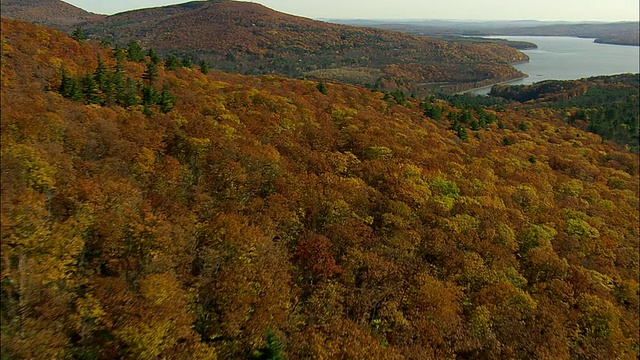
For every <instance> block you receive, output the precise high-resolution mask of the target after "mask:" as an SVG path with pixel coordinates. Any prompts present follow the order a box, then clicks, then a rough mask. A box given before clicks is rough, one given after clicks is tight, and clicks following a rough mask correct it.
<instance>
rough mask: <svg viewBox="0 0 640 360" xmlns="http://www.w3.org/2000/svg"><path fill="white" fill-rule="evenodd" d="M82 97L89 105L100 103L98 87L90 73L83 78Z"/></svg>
mask: <svg viewBox="0 0 640 360" xmlns="http://www.w3.org/2000/svg"><path fill="white" fill-rule="evenodd" d="M82 95H83V97H84V100H85V102H86V103H87V104H99V103H100V96H99V90H98V86H97V85H96V82H95V80H94V79H93V76H92V75H91V73H90V72H87V73H86V74H85V75H84V77H83V78H82Z"/></svg>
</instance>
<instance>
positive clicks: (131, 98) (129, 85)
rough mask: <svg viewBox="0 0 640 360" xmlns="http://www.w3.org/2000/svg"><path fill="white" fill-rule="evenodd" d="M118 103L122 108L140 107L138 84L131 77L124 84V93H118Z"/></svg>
mask: <svg viewBox="0 0 640 360" xmlns="http://www.w3.org/2000/svg"><path fill="white" fill-rule="evenodd" d="M118 101H119V103H120V105H121V106H122V107H125V108H128V107H130V106H135V105H138V96H137V95H136V84H135V82H134V81H133V79H131V78H130V77H127V79H126V81H125V82H124V86H123V90H122V92H118Z"/></svg>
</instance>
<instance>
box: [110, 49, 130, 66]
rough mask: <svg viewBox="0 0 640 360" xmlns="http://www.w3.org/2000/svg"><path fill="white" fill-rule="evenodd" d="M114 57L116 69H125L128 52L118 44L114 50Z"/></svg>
mask: <svg viewBox="0 0 640 360" xmlns="http://www.w3.org/2000/svg"><path fill="white" fill-rule="evenodd" d="M113 58H114V59H116V67H115V71H116V72H119V71H124V61H125V60H126V58H127V54H126V53H125V51H124V50H123V49H122V48H120V47H118V46H116V48H115V49H114V50H113Z"/></svg>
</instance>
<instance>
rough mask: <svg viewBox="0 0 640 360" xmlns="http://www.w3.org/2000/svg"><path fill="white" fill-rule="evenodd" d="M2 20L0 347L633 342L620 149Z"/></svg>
mask: <svg viewBox="0 0 640 360" xmlns="http://www.w3.org/2000/svg"><path fill="white" fill-rule="evenodd" d="M1 30H2V35H1V36H2V38H1V41H2V54H1V56H2V58H1V60H2V62H1V75H2V76H1V93H0V94H1V95H2V96H1V106H2V122H1V134H0V140H1V142H0V143H1V164H2V165H1V166H2V182H1V190H2V193H1V195H2V198H1V200H2V201H1V205H0V216H1V218H0V219H1V226H2V228H1V230H2V234H1V236H2V237H1V240H2V243H1V246H2V255H1V256H2V262H1V271H2V276H1V285H2V288H1V294H0V295H1V300H2V302H1V303H2V306H1V314H0V315H1V319H2V327H1V331H2V347H1V349H2V350H1V351H2V356H3V357H7V358H34V359H52V358H71V359H86V358H94V359H96V358H97V359H114V358H140V359H149V358H169V359H180V358H189V359H212V358H216V357H220V358H223V359H228V358H234V359H239V358H254V359H264V358H290V359H308V358H318V359H335V358H345V359H359V358H363V357H366V358H374V359H418V358H420V359H424V358H431V359H443V358H445V359H453V358H460V359H478V358H484V359H496V358H503V359H509V358H519V359H522V358H540V359H570V358H574V359H575V358H589V359H611V358H620V359H635V358H637V356H638V282H637V279H638V250H639V249H638V238H639V228H638V220H639V219H638V206H639V201H638V187H637V184H638V179H639V177H638V156H637V155H636V154H634V153H632V152H629V151H627V150H625V149H624V148H622V147H621V146H618V145H616V144H614V143H611V142H608V141H603V140H602V139H601V138H600V137H599V136H598V135H595V134H592V133H588V132H584V131H582V130H580V129H578V128H576V127H573V126H570V125H568V124H566V123H564V121H563V119H562V118H560V117H558V116H557V115H556V114H557V112H556V110H555V109H549V108H545V107H539V108H534V109H523V108H521V107H518V106H510V105H509V104H505V103H503V102H501V101H499V100H494V101H493V102H492V103H490V102H487V103H483V104H480V103H475V104H474V103H473V101H472V100H467V99H449V100H442V99H437V98H428V99H424V100H421V101H419V100H416V99H413V98H411V97H404V96H403V95H401V93H399V92H394V93H389V94H383V93H380V92H372V91H371V90H369V89H366V88H363V87H355V86H349V85H340V84H334V83H318V82H314V81H308V80H293V79H285V78H282V77H279V76H273V75H268V76H261V77H246V76H241V75H233V74H225V73H220V72H215V71H209V72H208V74H206V75H205V74H203V72H202V71H200V69H199V68H196V67H191V68H189V67H185V66H181V67H176V68H175V70H169V69H168V68H166V66H165V63H163V62H161V61H160V62H158V63H157V65H156V68H155V70H150V67H151V68H153V66H151V65H149V64H150V63H152V59H151V56H149V55H147V56H146V57H145V59H144V60H143V61H142V62H135V61H128V60H122V54H121V53H120V52H119V51H118V50H116V49H113V48H110V47H104V46H103V47H100V46H97V45H96V44H94V43H93V42H91V41H83V42H77V41H75V40H72V39H71V38H69V37H67V36H66V35H64V34H62V33H59V32H57V31H53V30H49V29H46V28H42V27H38V26H34V25H31V24H28V23H24V22H19V21H13V20H6V19H3V20H2V29H1ZM101 63H102V66H101V65H100V64H101ZM63 69H64V76H63ZM99 69H103V70H99ZM117 72H121V75H122V76H123V77H124V78H125V83H126V79H127V78H129V79H131V82H133V84H134V86H133V87H132V88H130V90H132V91H133V95H134V96H136V97H137V98H138V99H139V100H140V101H142V99H143V96H147V95H148V94H147V95H145V93H143V90H144V89H145V88H148V89H151V90H155V91H158V92H161V91H163V90H164V91H166V93H167V94H170V95H171V96H173V97H174V98H175V106H174V107H173V108H172V109H169V110H168V111H167V112H164V111H160V110H161V109H160V108H161V106H160V105H159V104H158V103H153V102H152V103H149V104H147V105H146V106H145V104H143V103H142V102H140V103H138V104H136V105H133V104H128V105H127V104H124V103H120V104H119V103H118V102H117V101H114V102H113V103H109V102H107V101H105V99H106V94H107V92H106V90H104V89H108V87H107V88H103V90H101V89H100V88H99V86H98V85H97V84H96V85H95V86H93V87H92V86H88V85H91V84H90V83H91V81H89V79H92V80H93V81H94V82H96V79H101V78H104V79H113V77H114V76H115V75H114V74H116V73H117ZM87 74H88V76H87ZM101 74H106V75H105V76H104V77H102V76H100V75H101ZM145 74H146V75H145ZM65 77H66V79H67V80H65V81H67V82H71V83H73V81H74V80H75V79H85V81H84V83H83V84H84V89H85V91H84V93H82V94H81V96H78V97H77V98H76V99H74V98H71V97H67V96H65V95H64V94H62V93H61V92H60V90H61V89H65V87H64V86H62V82H63V79H65ZM70 79H73V80H70ZM105 83H108V81H107V82H105ZM87 84H88V85H87ZM320 84H322V85H320ZM87 89H89V90H90V89H93V90H90V91H87ZM125 90H126V88H123V89H122V91H125ZM119 91H120V90H118V91H116V95H117V94H120V92H119ZM90 96H91V97H90ZM93 96H95V101H90V100H89V99H94V97H93ZM116 99H117V97H116Z"/></svg>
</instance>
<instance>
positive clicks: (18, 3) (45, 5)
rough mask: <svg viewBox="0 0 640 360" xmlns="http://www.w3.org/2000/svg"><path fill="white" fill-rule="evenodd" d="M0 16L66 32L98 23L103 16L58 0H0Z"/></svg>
mask: <svg viewBox="0 0 640 360" xmlns="http://www.w3.org/2000/svg"><path fill="white" fill-rule="evenodd" d="M0 5H1V6H2V16H4V17H8V18H13V19H20V20H27V21H30V22H33V23H36V24H41V25H47V26H51V27H54V28H57V29H60V30H68V29H70V28H72V27H74V26H76V25H78V24H81V23H86V22H92V21H99V20H101V19H102V18H104V15H98V14H94V13H90V12H88V11H85V10H82V9H80V8H78V7H76V6H73V5H71V4H68V3H66V2H63V1H60V0H0Z"/></svg>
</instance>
